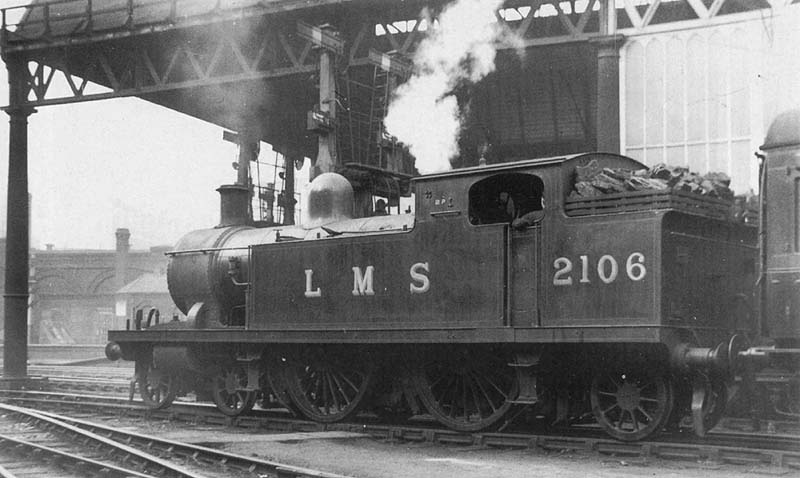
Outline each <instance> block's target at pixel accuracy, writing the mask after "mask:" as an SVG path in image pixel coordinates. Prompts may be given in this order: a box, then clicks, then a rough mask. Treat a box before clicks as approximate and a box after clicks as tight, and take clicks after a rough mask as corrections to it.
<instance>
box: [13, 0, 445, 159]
mask: <svg viewBox="0 0 800 478" xmlns="http://www.w3.org/2000/svg"><path fill="white" fill-rule="evenodd" d="M435 3H437V1H436V0H434V1H425V2H423V1H417V0H407V1H404V2H395V1H391V0H102V1H100V0H93V1H92V0H55V1H54V0H33V1H32V2H31V4H30V5H28V6H26V7H19V8H20V9H22V8H24V9H25V13H24V14H23V15H22V16H21V19H20V20H18V21H16V22H11V20H10V19H11V18H12V17H13V18H19V17H18V16H15V15H10V14H9V12H10V11H11V10H12V9H5V10H4V15H3V21H4V23H3V27H4V28H3V30H2V35H3V38H2V52H3V55H4V58H6V59H7V58H9V57H13V56H18V57H22V58H24V59H25V60H28V61H32V62H34V63H35V64H37V65H39V66H38V67H37V68H39V69H38V70H36V71H32V72H31V78H30V80H29V81H28V83H29V84H31V85H33V87H32V95H29V96H34V95H35V97H34V98H29V99H32V100H33V101H32V105H33V106H46V105H50V104H63V103H73V102H79V101H89V100H93V99H106V98H114V97H123V96H138V97H141V98H143V99H145V100H148V101H151V102H154V103H157V104H160V105H162V106H165V107H168V108H170V109H173V110H176V111H179V112H182V113H185V114H188V115H190V116H193V117H196V118H199V119H202V120H205V121H208V122H211V123H213V124H217V125H219V126H222V127H223V128H227V129H231V130H234V131H245V130H249V131H251V132H253V133H255V135H256V136H257V137H260V138H261V139H262V140H264V141H266V142H269V143H271V144H272V145H273V147H275V148H276V149H277V150H278V151H281V152H284V153H286V152H299V153H302V154H303V155H305V156H308V157H314V156H315V154H316V147H317V139H316V138H317V137H316V135H315V134H314V133H312V132H309V131H308V128H307V118H306V115H307V113H308V112H309V111H311V110H312V109H313V108H314V106H315V105H316V104H317V103H318V101H319V93H318V90H317V88H318V80H317V78H316V75H317V74H318V70H319V60H318V56H319V54H318V50H317V49H316V47H313V46H312V44H311V42H310V41H309V39H308V38H303V37H302V36H301V35H299V34H298V28H299V27H298V24H299V23H307V24H308V25H321V24H325V23H331V24H333V25H336V27H337V28H338V29H339V31H341V32H342V33H341V35H342V36H343V37H345V38H347V39H348V43H349V45H348V51H347V52H346V53H345V55H346V57H345V58H342V59H341V60H339V61H340V62H344V63H346V64H347V66H348V71H349V70H352V69H353V68H350V67H355V68H358V67H359V66H361V67H362V69H365V68H364V67H365V66H369V68H370V71H371V68H373V66H372V65H369V63H368V61H367V57H368V51H369V49H370V48H371V45H368V44H367V42H360V41H355V42H354V41H353V40H354V39H357V38H359V37H360V38H362V39H363V38H364V37H371V35H368V34H367V33H370V32H369V30H370V29H373V30H374V21H375V20H373V18H375V17H376V15H377V16H380V15H381V12H382V14H383V15H386V18H387V19H388V18H390V17H392V16H395V15H400V16H401V17H402V16H405V15H408V16H409V18H416V17H418V15H419V12H420V11H421V8H422V7H423V6H424V5H430V4H435ZM439 3H441V2H439ZM403 11H408V12H409V13H407V14H406V13H399V12H403ZM365 12H371V13H365ZM411 12H413V13H411ZM387 21H388V20H387ZM391 49H392V47H391V46H387V45H382V46H381V48H380V50H382V51H388V50H391ZM43 65H44V66H43ZM53 70H55V72H53ZM62 74H63V76H64V77H65V79H66V82H67V83H69V87H70V88H71V89H72V90H73V91H72V94H68V95H67V97H65V98H56V99H51V98H50V97H48V96H47V95H48V89H49V88H50V84H51V79H52V77H53V76H54V75H55V76H56V77H59V75H62ZM366 78H367V77H366V76H365V77H364V79H365V80H366ZM370 79H371V77H370ZM93 84H94V85H100V87H101V88H105V90H102V91H101V92H100V93H98V92H96V91H93V90H92V85H93ZM87 85H88V86H87ZM90 90H91V91H90ZM90 93H91V94H90ZM362 113H363V112H362Z"/></svg>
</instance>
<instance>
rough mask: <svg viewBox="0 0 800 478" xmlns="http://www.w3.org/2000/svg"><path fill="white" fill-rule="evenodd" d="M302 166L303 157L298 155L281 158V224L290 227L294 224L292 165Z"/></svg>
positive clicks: (292, 154)
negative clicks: (282, 167)
mask: <svg viewBox="0 0 800 478" xmlns="http://www.w3.org/2000/svg"><path fill="white" fill-rule="evenodd" d="M298 162H299V164H303V155H302V154H298V153H289V154H285V155H284V156H283V166H284V169H283V191H282V192H281V197H282V198H283V204H281V206H283V224H284V225H286V226H290V225H292V224H294V206H295V199H294V165H295V164H298Z"/></svg>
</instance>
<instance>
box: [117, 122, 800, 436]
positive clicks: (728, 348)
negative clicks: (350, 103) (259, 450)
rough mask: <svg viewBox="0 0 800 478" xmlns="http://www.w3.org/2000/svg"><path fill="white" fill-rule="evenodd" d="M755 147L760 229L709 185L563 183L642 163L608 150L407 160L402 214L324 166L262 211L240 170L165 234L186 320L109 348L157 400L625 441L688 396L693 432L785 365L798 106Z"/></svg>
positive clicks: (150, 327) (794, 337)
mask: <svg viewBox="0 0 800 478" xmlns="http://www.w3.org/2000/svg"><path fill="white" fill-rule="evenodd" d="M763 150H764V151H765V153H766V159H765V161H764V167H763V168H762V172H763V174H762V177H763V184H762V197H763V198H765V200H764V207H763V210H762V214H761V222H762V223H761V225H760V229H761V232H762V233H764V234H763V237H764V239H763V240H762V242H761V243H760V242H759V228H757V227H755V226H753V225H749V224H745V223H742V222H737V221H733V220H731V219H730V218H729V217H728V212H727V210H725V204H726V203H723V202H720V201H714V200H710V199H708V198H703V197H700V196H697V197H693V196H691V195H679V194H675V193H674V192H667V193H660V194H649V193H648V194H641V195H632V196H631V195H628V196H625V197H614V196H613V195H612V196H608V197H598V198H591V199H589V200H582V201H580V200H575V199H571V198H570V192H571V191H572V188H573V186H574V182H575V173H576V170H577V169H578V168H582V167H587V165H590V164H593V165H595V166H599V167H600V168H623V169H629V170H638V169H641V168H644V166H643V165H642V164H640V163H638V162H636V161H635V160H633V159H630V158H627V157H624V156H620V155H615V154H607V153H589V154H579V155H572V156H563V157H553V158H546V159H536V160H525V161H518V162H513V163H501V164H494V165H490V166H480V167H472V168H465V169H459V170H454V171H450V172H446V173H440V174H432V175H427V176H421V177H417V178H414V179H413V181H412V185H411V188H412V190H413V198H414V204H415V207H414V213H413V214H412V213H405V214H392V215H384V216H372V217H355V215H354V213H353V211H354V206H353V205H354V202H355V199H354V194H357V191H356V192H355V193H354V189H353V187H352V184H351V182H350V181H348V179H347V178H345V177H344V176H341V175H338V174H334V173H327V174H323V175H320V176H318V177H317V178H316V179H314V181H313V182H312V184H311V187H310V190H309V192H308V206H307V207H306V212H307V216H308V219H307V220H306V221H304V224H303V225H302V226H288V225H283V226H274V227H254V226H253V225H252V223H251V221H249V218H247V217H246V214H244V213H243V211H246V210H247V203H248V201H249V194H250V193H249V190H248V188H247V187H245V186H235V185H234V186H224V187H222V188H220V190H219V191H220V194H221V195H222V208H221V209H222V221H221V224H220V226H218V227H214V228H211V229H202V230H198V231H194V232H191V233H189V234H187V235H186V236H185V237H184V238H183V239H181V240H180V242H179V243H178V244H177V246H176V247H175V250H174V251H172V252H171V253H169V255H170V264H169V268H168V283H169V289H170V293H171V295H172V297H173V300H174V301H175V303H176V304H177V306H178V307H179V308H180V309H181V310H182V311H184V313H185V314H186V315H187V320H185V321H177V320H174V321H171V322H162V323H158V324H157V323H155V322H158V320H157V319H156V318H154V317H153V313H152V311H151V314H150V316H149V317H148V318H147V319H145V318H144V317H143V316H141V315H140V316H139V317H138V318H136V320H134V321H133V323H132V324H131V326H130V327H129V330H124V331H122V330H120V331H111V332H109V340H110V343H109V345H108V347H107V355H108V357H109V358H110V359H118V358H123V359H125V360H133V361H135V362H136V376H137V381H138V385H139V389H140V391H141V395H142V398H143V401H144V402H145V403H146V404H147V405H148V406H150V407H153V408H161V407H166V406H168V405H169V404H170V403H171V402H172V401H173V400H174V399H175V397H176V396H177V395H178V394H182V393H186V392H189V391H195V392H196V393H197V394H198V396H201V397H202V396H208V395H210V397H211V398H212V399H213V401H214V402H215V403H216V405H217V407H218V408H219V409H220V410H221V411H222V412H223V413H226V414H228V415H231V416H235V415H238V414H240V413H243V412H246V411H247V410H249V409H250V408H251V407H252V406H253V404H254V403H255V401H256V399H257V397H259V396H266V397H272V399H273V400H277V401H278V402H280V403H282V404H283V405H284V406H285V407H286V408H288V409H289V410H292V411H293V412H295V413H299V414H302V415H304V416H306V417H308V418H310V419H313V420H317V421H320V422H334V421H339V420H343V419H345V418H347V417H349V416H351V415H352V414H353V413H355V412H357V411H359V410H370V411H372V412H375V413H378V414H380V415H385V416H393V417H396V416H398V415H401V416H403V415H405V416H410V415H413V414H420V413H426V412H427V413H428V414H429V415H430V416H432V417H433V418H434V419H436V420H438V421H439V422H441V423H442V424H444V425H446V426H448V427H451V428H453V429H456V430H461V431H478V430H484V429H487V428H490V427H497V426H501V425H503V424H505V423H507V422H508V421H510V420H511V419H512V418H513V417H516V416H518V415H521V414H523V413H522V412H523V411H525V412H526V413H525V415H528V416H531V415H532V416H534V417H535V418H536V419H537V420H546V421H547V422H548V423H552V422H568V421H570V420H573V419H576V417H585V416H592V415H593V416H594V419H596V421H597V423H599V425H600V426H601V427H602V428H603V429H604V430H605V431H606V432H607V433H608V434H609V435H611V436H612V437H614V438H617V439H620V440H628V441H630V440H640V439H643V438H645V437H647V436H650V435H651V434H653V433H655V432H658V431H659V430H661V429H663V428H664V427H667V426H671V425H675V424H676V423H678V422H679V420H680V419H681V418H685V417H690V418H691V423H692V427H693V428H694V431H695V432H696V433H697V434H699V435H702V434H704V433H705V432H706V431H707V430H708V429H710V428H711V427H713V426H714V424H715V423H716V421H717V420H718V419H719V418H720V416H721V413H722V411H723V410H724V408H725V404H726V401H727V399H728V395H729V390H731V389H732V385H733V384H734V383H735V382H737V381H738V382H741V381H742V379H743V377H744V378H745V379H747V377H752V371H753V370H755V369H756V368H759V367H771V368H772V369H775V370H783V371H784V372H785V373H784V376H789V377H794V383H795V384H796V382H797V379H796V377H797V370H798V367H797V357H798V355H797V353H796V352H798V338H799V337H800V293H799V290H800V286H798V282H800V213H798V208H800V200H799V199H798V197H799V196H798V195H799V194H800V193H799V192H798V191H800V188H799V187H798V184H800V112H797V111H796V112H793V113H789V114H786V115H783V116H781V117H780V118H778V119H777V120H776V122H775V123H774V124H773V126H772V127H771V129H770V131H769V135H768V137H767V139H766V142H765V144H764V146H763ZM500 197H503V198H505V197H511V198H513V199H514V201H515V207H517V208H518V209H519V213H520V214H519V215H518V217H524V218H526V220H525V221H522V222H517V221H515V222H514V223H513V224H511V223H510V221H509V220H508V218H507V217H504V214H503V211H502V210H501V209H502V208H498V198H500ZM398 209H399V208H398ZM759 278H760V279H759ZM757 284H758V285H757ZM751 344H759V346H757V347H754V346H751ZM753 364H755V365H753ZM782 373H783V372H782Z"/></svg>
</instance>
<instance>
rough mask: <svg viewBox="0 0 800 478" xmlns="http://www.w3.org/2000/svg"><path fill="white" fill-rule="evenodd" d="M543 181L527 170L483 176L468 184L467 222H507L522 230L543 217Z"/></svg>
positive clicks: (479, 223)
mask: <svg viewBox="0 0 800 478" xmlns="http://www.w3.org/2000/svg"><path fill="white" fill-rule="evenodd" d="M543 193H544V183H543V182H542V180H541V178H539V177H538V176H535V175H533V174H526V173H504V174H497V175H494V176H490V177H488V178H484V179H482V180H480V181H478V182H476V183H475V184H473V185H472V187H470V190H469V221H470V223H471V224H474V225H481V224H498V223H508V224H511V225H513V226H514V227H516V228H519V229H524V228H525V227H530V226H532V225H534V224H536V223H537V222H539V221H540V220H541V219H542V217H543V216H544V203H543V200H542V197H543Z"/></svg>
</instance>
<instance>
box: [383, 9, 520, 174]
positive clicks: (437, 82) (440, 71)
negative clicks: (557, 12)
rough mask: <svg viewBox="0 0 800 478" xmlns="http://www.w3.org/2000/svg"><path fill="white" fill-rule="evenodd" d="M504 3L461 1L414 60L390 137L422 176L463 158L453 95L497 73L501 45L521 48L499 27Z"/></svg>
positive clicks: (389, 121) (391, 114) (399, 93)
mask: <svg viewBox="0 0 800 478" xmlns="http://www.w3.org/2000/svg"><path fill="white" fill-rule="evenodd" d="M502 4H503V0H459V1H457V2H456V3H454V4H452V5H449V6H448V7H446V8H445V10H444V11H443V12H442V13H441V15H439V17H438V21H439V25H438V26H437V27H436V28H434V27H433V22H432V20H431V19H428V20H427V22H428V25H430V27H429V30H428V35H427V36H426V37H425V39H423V40H422V41H421V42H420V44H419V46H418V48H417V51H416V52H415V54H414V58H413V61H414V74H413V75H412V77H411V78H410V79H409V80H408V81H407V82H406V83H404V84H402V85H401V86H400V87H399V88H398V89H397V90H396V91H395V94H394V97H393V98H392V100H391V103H390V104H389V111H388V113H387V115H386V119H385V121H384V124H385V126H386V130H387V132H389V134H392V135H394V136H396V137H397V138H398V139H399V140H400V141H402V142H404V143H405V144H406V145H408V147H409V150H410V151H411V154H413V155H414V156H415V157H416V158H417V163H416V164H417V169H419V171H420V172H421V173H423V174H426V173H432V172H437V171H445V170H448V169H450V158H452V157H454V156H456V154H458V133H459V127H460V115H459V109H458V104H457V102H456V97H455V95H454V92H453V89H454V87H456V86H457V85H459V84H461V83H464V82H472V83H475V82H477V81H479V80H480V79H482V78H483V77H485V76H486V75H488V74H489V73H491V72H492V71H493V70H494V67H495V65H494V59H495V55H496V53H497V50H496V48H497V46H498V43H500V42H501V41H504V42H505V43H506V44H517V45H518V39H517V38H515V37H514V36H513V35H512V34H511V33H510V30H509V29H508V28H507V27H506V26H505V24H504V23H502V22H499V21H494V18H495V12H496V11H497V10H498V9H499V8H500V7H501V5H502Z"/></svg>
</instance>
